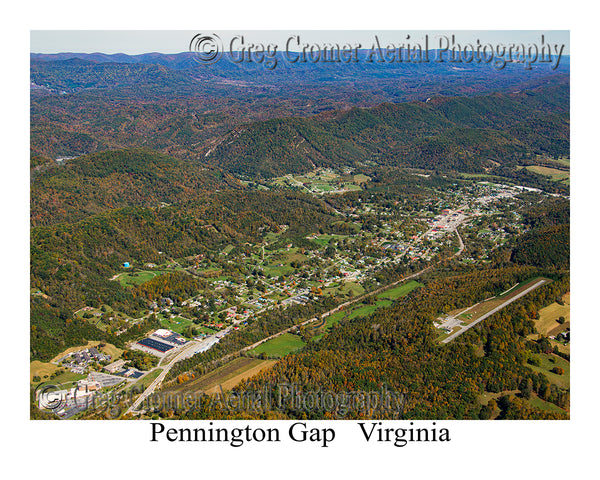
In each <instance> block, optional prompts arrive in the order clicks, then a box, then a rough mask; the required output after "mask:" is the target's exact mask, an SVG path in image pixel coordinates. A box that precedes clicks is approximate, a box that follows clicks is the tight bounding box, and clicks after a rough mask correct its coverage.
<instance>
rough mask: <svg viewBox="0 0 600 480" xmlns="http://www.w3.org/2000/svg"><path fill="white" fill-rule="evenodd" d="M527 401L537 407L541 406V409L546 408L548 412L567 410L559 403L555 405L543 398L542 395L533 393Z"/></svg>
mask: <svg viewBox="0 0 600 480" xmlns="http://www.w3.org/2000/svg"><path fill="white" fill-rule="evenodd" d="M527 403H529V404H530V405H531V406H533V407H535V408H539V409H540V410H544V411H547V412H562V413H564V412H565V411H566V410H563V409H562V408H560V407H559V406H558V405H554V404H553V403H550V402H547V401H546V400H542V399H541V398H540V397H538V396H537V395H535V394H532V395H531V398H529V400H527Z"/></svg>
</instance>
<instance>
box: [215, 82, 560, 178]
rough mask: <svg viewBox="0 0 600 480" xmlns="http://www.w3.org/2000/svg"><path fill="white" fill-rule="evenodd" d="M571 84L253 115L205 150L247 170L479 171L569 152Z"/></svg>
mask: <svg viewBox="0 0 600 480" xmlns="http://www.w3.org/2000/svg"><path fill="white" fill-rule="evenodd" d="M569 90H570V86H569V84H568V83H562V84H558V85H554V86H550V87H543V88H538V89H534V90H529V91H519V92H514V93H512V94H499V93H497V94H491V95H484V96H478V97H469V98H467V97H449V98H448V97H439V98H432V99H428V101H426V102H411V103H403V104H389V103H384V104H381V105H379V106H376V107H374V108H352V109H350V110H348V111H337V112H328V113H323V114H320V115H317V116H314V117H310V118H283V119H273V120H268V121H262V122H254V123H250V124H247V125H244V126H241V127H238V128H236V129H234V130H233V131H231V132H230V133H229V134H228V135H226V136H224V137H222V138H221V139H220V140H219V141H218V142H215V143H214V144H213V145H212V146H210V147H208V148H207V150H206V153H205V157H206V160H207V161H208V162H210V163H211V164H213V165H218V166H219V167H222V168H224V169H225V170H227V171H229V172H231V173H234V174H237V175H243V176H248V177H254V176H258V177H267V178H268V177H273V176H278V175H282V174H284V173H290V172H293V173H302V172H306V171H309V170H312V169H313V168H314V167H315V166H325V167H327V166H339V165H356V164H359V163H361V162H368V161H374V162H376V163H378V164H384V165H393V166H410V167H420V168H427V169H435V170H440V171H448V170H456V171H462V172H484V171H486V170H487V169H489V168H490V167H491V166H493V165H494V164H495V163H500V164H504V165H517V163H518V162H519V161H522V160H523V159H527V158H529V157H531V156H533V155H536V154H537V155H547V156H559V155H568V154H569Z"/></svg>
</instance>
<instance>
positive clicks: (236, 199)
mask: <svg viewBox="0 0 600 480" xmlns="http://www.w3.org/2000/svg"><path fill="white" fill-rule="evenodd" d="M181 33H185V34H184V35H182V34H181ZM34 34H35V32H32V35H34ZM178 38H179V39H180V40H179V43H178V44H177V45H179V47H177V45H175V47H174V48H175V50H173V48H166V47H165V51H164V52H162V53H160V52H159V53H156V52H153V51H150V50H149V51H148V52H145V53H140V54H125V53H121V54H119V53H106V52H97V53H89V52H88V53H82V52H80V51H78V47H77V44H73V47H72V50H71V53H61V52H56V53H37V52H36V51H35V50H34V46H32V52H31V54H30V101H31V114H30V179H31V182H30V199H31V200H30V227H31V233H30V243H31V257H30V260H31V267H30V278H31V281H30V302H31V303H30V319H31V320H30V322H31V324H30V418H31V419H53V420H60V419H71V420H78V419H105V420H115V419H142V420H144V419H145V420H149V421H150V422H152V428H151V430H152V431H151V438H149V440H150V441H166V440H168V441H173V440H174V439H176V440H178V441H207V442H209V441H225V442H228V443H230V444H231V445H233V446H238V445H241V444H242V443H243V442H248V441H257V442H260V441H265V442H268V441H279V435H286V436H289V437H291V438H292V440H294V441H304V440H309V441H312V442H316V443H317V444H319V445H320V446H325V447H326V446H328V444H329V443H330V442H331V441H333V438H334V436H335V433H332V432H333V430H331V431H330V430H329V429H322V430H316V429H312V430H311V429H310V424H307V423H306V421H309V420H355V421H358V422H359V427H357V429H358V428H360V430H358V431H359V432H360V435H361V437H364V439H365V440H366V441H367V442H368V441H370V442H392V443H396V446H403V445H404V444H406V442H413V441H428V442H430V441H435V442H443V441H447V440H449V436H450V434H449V431H448V430H447V429H446V428H438V427H439V425H437V424H436V423H435V421H436V420H437V421H441V420H451V419H456V420H473V421H477V420H501V419H512V420H525V419H527V420H537V419H546V420H548V419H556V420H560V419H569V415H570V413H569V412H570V340H571V338H570V276H569V272H570V265H569V257H570V247H569V244H570V235H569V232H570V208H569V206H570V197H569V196H570V191H569V186H570V183H569V182H570V126H569V125H570V114H569V111H570V51H569V33H568V32H565V31H545V32H527V31H506V32H503V31H478V32H469V31H459V32H454V33H453V32H436V31H432V32H425V31H418V32H414V31H412V32H404V31H382V32H376V31H373V32H371V31H356V32H348V31H331V32H329V31H299V32H284V31H245V32H234V31H222V32H217V33H212V32H208V31H204V32H189V33H188V32H180V35H179V37H178ZM177 48H179V50H177ZM123 50H125V48H124V49H123ZM173 51H176V52H178V53H172V52H173ZM230 419H238V420H289V421H291V422H290V423H289V425H292V426H291V427H290V429H289V431H288V430H287V428H286V429H284V430H282V431H281V433H280V432H279V431H278V430H277V429H274V428H271V427H270V425H271V424H269V423H263V424H261V428H260V429H255V430H253V431H250V430H249V428H250V427H248V428H247V429H246V430H245V431H243V430H241V429H240V430H239V431H235V432H234V431H232V430H228V429H227V428H217V424H216V423H215V424H214V425H213V423H211V421H215V422H217V421H218V420H230ZM166 420H207V422H204V423H201V424H200V423H199V424H198V425H199V426H201V428H196V429H193V430H190V429H179V428H176V429H170V428H167V426H166V425H165V424H163V423H162V422H163V421H166ZM388 420H402V421H403V422H402V426H403V429H402V432H399V431H398V430H395V431H391V430H390V429H386V428H385V426H386V424H385V421H388ZM424 420H426V421H427V422H426V426H427V428H418V429H417V428H416V424H415V426H414V427H413V423H412V422H413V421H414V422H417V421H424ZM331 424H333V423H331ZM221 425H222V424H221ZM328 425H329V423H328ZM392 425H395V424H392ZM419 426H420V427H422V426H424V424H423V423H422V422H421V423H419ZM148 428H150V427H148ZM394 428H397V426H396V427H394ZM332 435H333V436H332ZM398 443H399V445H398Z"/></svg>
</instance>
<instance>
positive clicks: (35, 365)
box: [29, 360, 59, 383]
mask: <svg viewBox="0 0 600 480" xmlns="http://www.w3.org/2000/svg"><path fill="white" fill-rule="evenodd" d="M58 369H59V367H58V365H54V364H53V363H46V362H40V361H39V360H34V361H33V362H31V363H30V364H29V382H30V383H32V382H33V377H35V376H38V377H40V378H41V379H42V381H44V380H47V379H48V377H50V375H52V374H53V373H54V372H56V371H57V370H58ZM44 377H46V378H44Z"/></svg>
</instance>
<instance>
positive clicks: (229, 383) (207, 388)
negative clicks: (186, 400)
mask: <svg viewBox="0 0 600 480" xmlns="http://www.w3.org/2000/svg"><path fill="white" fill-rule="evenodd" d="M275 363H277V361H276V360H259V359H257V358H248V357H238V358H236V359H234V360H232V361H231V362H229V363H226V364H225V365H222V366H221V367H219V368H217V369H216V370H213V371H212V372H209V373H207V374H206V375H203V376H201V377H199V378H195V379H193V380H191V381H188V382H185V383H182V384H180V385H174V386H173V387H170V388H169V389H168V390H167V391H168V392H174V393H181V392H198V391H201V392H205V393H209V392H213V393H214V392H215V391H218V389H219V385H221V387H222V388H223V390H228V389H231V388H233V387H234V386H235V385H237V384H238V383H239V382H241V381H242V380H244V379H246V378H250V377H252V376H254V375H256V374H257V373H258V372H259V371H261V370H264V369H265V368H270V367H272V366H273V365H274V364H275Z"/></svg>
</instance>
